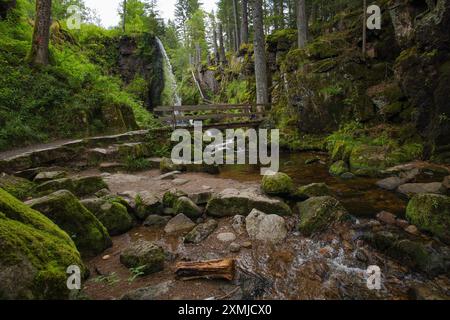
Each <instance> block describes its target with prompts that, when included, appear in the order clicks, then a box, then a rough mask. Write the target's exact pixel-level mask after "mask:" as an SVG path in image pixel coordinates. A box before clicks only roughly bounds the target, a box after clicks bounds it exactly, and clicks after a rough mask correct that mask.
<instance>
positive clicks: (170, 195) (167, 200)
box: [162, 189, 187, 208]
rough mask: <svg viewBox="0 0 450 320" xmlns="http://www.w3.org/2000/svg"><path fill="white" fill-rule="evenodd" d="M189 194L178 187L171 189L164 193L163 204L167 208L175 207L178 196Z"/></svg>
mask: <svg viewBox="0 0 450 320" xmlns="http://www.w3.org/2000/svg"><path fill="white" fill-rule="evenodd" d="M186 196H187V194H186V193H185V192H183V191H181V190H178V189H171V190H169V191H167V192H166V193H164V196H163V200H162V204H163V206H164V207H165V208H173V207H174V206H175V202H176V200H177V199H178V198H181V197H186Z"/></svg>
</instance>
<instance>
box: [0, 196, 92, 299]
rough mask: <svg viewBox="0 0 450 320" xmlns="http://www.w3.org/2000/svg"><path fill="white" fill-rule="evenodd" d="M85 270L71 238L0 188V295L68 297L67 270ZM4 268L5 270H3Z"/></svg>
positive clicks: (14, 297) (21, 297) (24, 297)
mask: <svg viewBox="0 0 450 320" xmlns="http://www.w3.org/2000/svg"><path fill="white" fill-rule="evenodd" d="M70 265H78V266H79V267H80V268H81V270H82V273H83V275H84V276H86V275H87V269H86V268H85V266H84V264H83V262H82V261H81V258H80V254H79V252H78V251H77V249H76V247H75V244H74V243H73V241H72V240H71V239H70V237H69V236H68V235H67V234H66V233H65V232H64V231H62V230H61V229H60V228H59V227H58V226H57V225H56V224H54V223H53V222H52V221H51V220H49V219H48V218H46V217H45V216H44V215H42V214H41V213H39V212H37V211H35V210H33V209H31V208H29V207H28V206H26V205H24V204H23V203H21V202H20V201H18V200H17V199H16V198H14V197H13V196H11V195H10V194H8V193H7V192H5V191H4V190H3V189H0V270H2V272H0V274H1V276H0V297H1V298H3V299H67V298H68V296H69V290H68V289H67V286H66V280H67V274H66V269H67V267H68V266H70ZM4 268H7V269H4Z"/></svg>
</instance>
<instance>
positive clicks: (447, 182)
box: [442, 176, 450, 195]
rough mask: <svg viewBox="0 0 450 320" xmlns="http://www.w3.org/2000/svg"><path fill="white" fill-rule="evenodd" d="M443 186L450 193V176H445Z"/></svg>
mask: <svg viewBox="0 0 450 320" xmlns="http://www.w3.org/2000/svg"><path fill="white" fill-rule="evenodd" d="M442 186H443V187H444V188H445V189H446V190H447V194H448V195H450V176H447V177H445V178H444V181H442Z"/></svg>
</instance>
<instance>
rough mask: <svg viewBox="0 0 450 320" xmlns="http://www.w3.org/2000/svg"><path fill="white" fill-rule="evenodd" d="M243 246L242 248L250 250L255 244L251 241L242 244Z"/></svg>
mask: <svg viewBox="0 0 450 320" xmlns="http://www.w3.org/2000/svg"><path fill="white" fill-rule="evenodd" d="M241 246H242V248H245V249H250V248H251V247H252V246H253V244H252V243H251V242H250V241H245V242H242V245H241Z"/></svg>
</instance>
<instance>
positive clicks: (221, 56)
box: [219, 23, 227, 64]
mask: <svg viewBox="0 0 450 320" xmlns="http://www.w3.org/2000/svg"><path fill="white" fill-rule="evenodd" d="M219 59H220V63H221V64H226V63H227V58H226V56H225V47H224V43H223V29H222V24H221V23H219Z"/></svg>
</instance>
